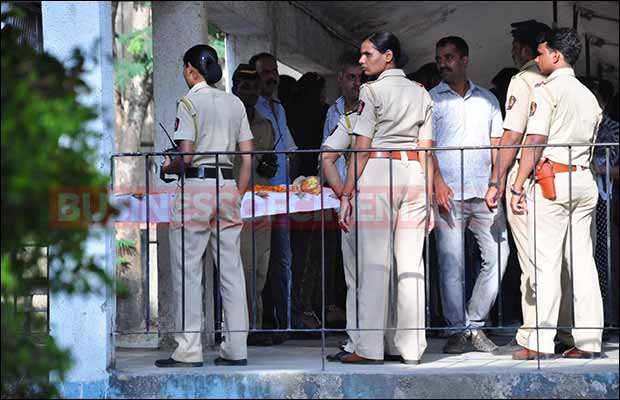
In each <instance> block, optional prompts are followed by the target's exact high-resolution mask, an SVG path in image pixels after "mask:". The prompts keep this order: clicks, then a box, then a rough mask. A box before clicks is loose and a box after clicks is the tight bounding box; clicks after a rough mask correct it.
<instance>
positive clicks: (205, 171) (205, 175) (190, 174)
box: [185, 167, 233, 179]
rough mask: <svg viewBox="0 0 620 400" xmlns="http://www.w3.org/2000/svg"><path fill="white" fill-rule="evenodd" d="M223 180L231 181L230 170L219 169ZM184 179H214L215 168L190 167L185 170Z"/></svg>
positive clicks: (231, 174) (215, 175) (231, 173)
mask: <svg viewBox="0 0 620 400" xmlns="http://www.w3.org/2000/svg"><path fill="white" fill-rule="evenodd" d="M220 171H222V177H223V178H224V179H233V172H232V169H230V168H220ZM185 177H186V178H198V179H209V178H211V179H216V177H217V169H216V168H215V167H190V168H186V169H185Z"/></svg>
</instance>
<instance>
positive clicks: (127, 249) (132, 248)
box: [116, 239, 138, 273]
mask: <svg viewBox="0 0 620 400" xmlns="http://www.w3.org/2000/svg"><path fill="white" fill-rule="evenodd" d="M116 254H117V256H120V257H117V258H116V267H117V268H118V269H119V270H120V272H121V273H123V272H126V271H127V270H129V268H130V267H131V262H129V260H127V259H126V258H125V257H124V256H135V255H136V254H138V249H137V248H136V243H135V242H134V241H133V240H128V239H116Z"/></svg>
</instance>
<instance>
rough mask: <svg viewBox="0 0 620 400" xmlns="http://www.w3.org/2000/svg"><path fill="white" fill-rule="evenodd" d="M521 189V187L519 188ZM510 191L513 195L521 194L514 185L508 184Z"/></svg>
mask: <svg viewBox="0 0 620 400" xmlns="http://www.w3.org/2000/svg"><path fill="white" fill-rule="evenodd" d="M521 190H523V189H521ZM510 193H512V194H513V195H515V196H522V195H523V192H519V191H518V190H517V189H515V185H512V186H510Z"/></svg>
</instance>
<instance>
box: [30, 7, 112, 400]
mask: <svg viewBox="0 0 620 400" xmlns="http://www.w3.org/2000/svg"><path fill="white" fill-rule="evenodd" d="M42 15H43V46H44V49H45V50H46V51H48V52H50V53H51V54H53V55H55V56H56V57H58V58H59V59H61V60H68V59H69V57H70V55H71V52H72V51H73V49H74V48H76V47H77V48H80V49H82V50H83V51H84V52H85V54H87V55H88V58H87V59H90V61H89V62H88V64H87V66H86V70H87V71H88V72H87V73H86V74H85V75H84V80H85V81H86V83H87V84H88V85H89V87H90V88H91V89H92V91H91V93H89V94H88V95H85V96H83V97H81V99H80V100H81V101H83V102H84V103H87V104H91V105H95V106H96V108H97V110H98V113H99V116H98V117H97V119H96V120H93V121H92V122H91V124H90V125H89V128H91V129H92V130H93V131H97V132H100V133H101V134H102V137H101V138H99V139H97V141H96V142H93V143H92V144H93V146H94V147H95V148H96V149H97V160H96V165H95V166H96V168H97V169H98V170H99V172H101V173H103V174H106V175H108V174H110V161H109V160H110V156H111V155H112V153H113V151H114V109H113V87H112V84H113V67H112V21H111V7H110V2H96V1H88V2H74V1H63V2H51V1H44V2H42ZM92 233H93V234H98V235H99V236H98V237H94V236H93V237H92V238H91V239H89V240H88V241H87V242H86V245H85V249H86V253H87V255H89V256H93V257H94V258H95V260H96V261H97V262H98V263H99V265H100V266H101V267H102V268H104V269H105V270H106V272H108V274H110V275H112V276H114V273H115V271H114V269H115V268H114V267H115V265H114V263H115V249H114V236H113V232H112V231H111V230H97V231H95V230H93V232H92ZM66 262H70V260H67V261H66ZM50 267H51V268H63V267H66V266H60V265H51V266H50ZM97 286H100V284H99V285H97ZM49 301H50V329H51V334H52V336H53V337H54V338H55V339H56V341H57V343H58V344H59V345H60V346H61V347H63V348H67V349H69V350H71V353H72V356H73V359H74V365H73V368H72V369H71V371H70V373H69V374H68V377H67V380H66V385H68V386H70V385H72V383H74V382H92V383H97V382H104V383H105V382H107V380H108V372H107V368H108V367H109V366H110V362H111V359H112V352H113V345H112V334H111V333H112V329H113V326H114V309H115V297H114V296H112V295H111V294H110V293H106V294H102V295H89V296H67V295H63V294H50V299H49ZM99 396H100V394H99Z"/></svg>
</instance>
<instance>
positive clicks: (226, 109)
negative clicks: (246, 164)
mask: <svg viewBox="0 0 620 400" xmlns="http://www.w3.org/2000/svg"><path fill="white" fill-rule="evenodd" d="M174 127H175V129H174V134H173V139H174V140H191V141H192V142H194V151H195V152H209V151H235V149H236V147H237V143H239V142H243V141H246V140H250V139H252V131H251V130H250V126H249V124H248V118H247V116H246V113H245V107H244V106H243V103H242V102H241V100H239V98H237V97H236V96H234V95H232V94H229V93H226V92H223V91H221V90H219V89H214V88H212V87H210V86H208V85H207V84H206V82H204V81H203V82H200V83H197V84H196V85H194V87H192V88H191V89H190V90H189V92H188V93H187V95H185V97H183V98H182V99H181V101H179V103H178V104H177V117H176V121H175V124H174ZM233 157H234V155H220V156H219V158H218V163H219V166H220V167H224V168H226V167H228V168H232V166H233ZM215 161H216V160H215V155H195V156H194V157H193V158H192V162H191V163H190V166H191V167H196V166H199V165H208V166H215Z"/></svg>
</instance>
